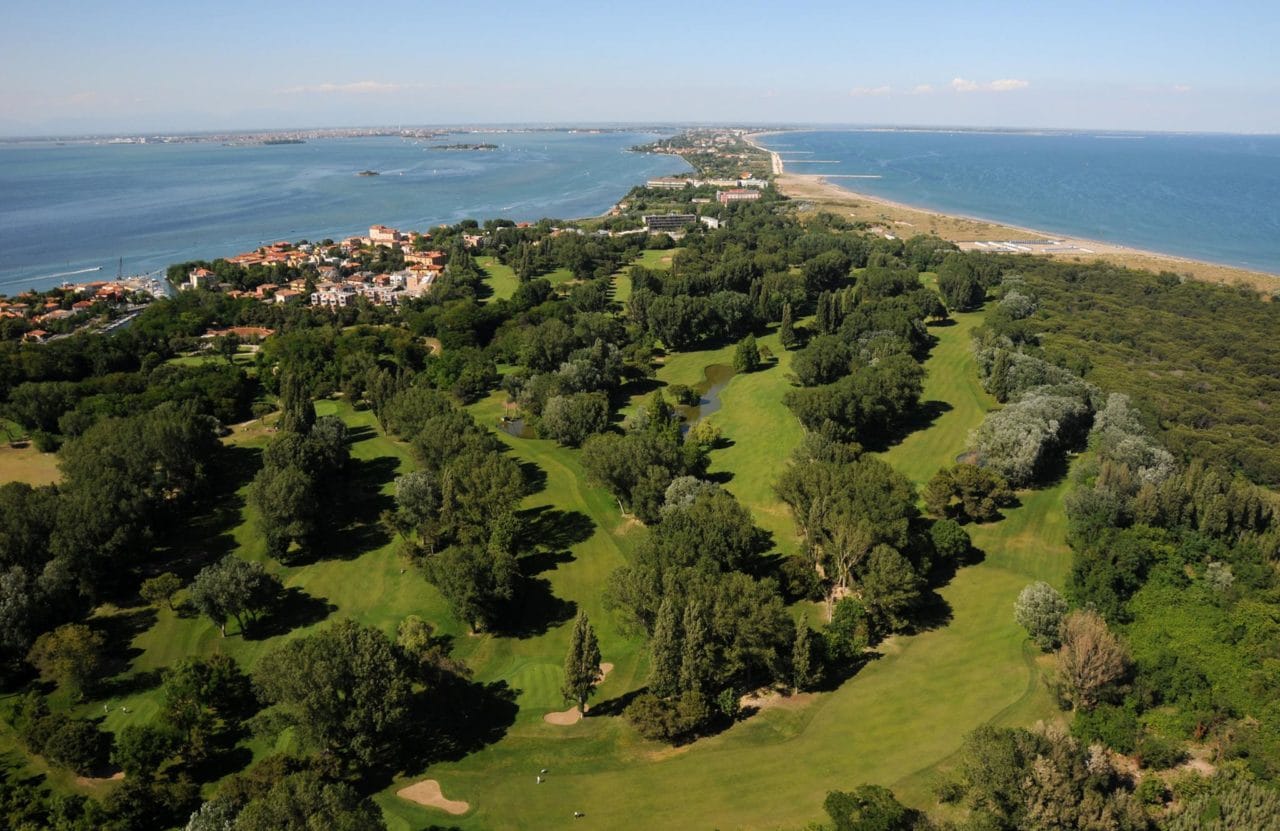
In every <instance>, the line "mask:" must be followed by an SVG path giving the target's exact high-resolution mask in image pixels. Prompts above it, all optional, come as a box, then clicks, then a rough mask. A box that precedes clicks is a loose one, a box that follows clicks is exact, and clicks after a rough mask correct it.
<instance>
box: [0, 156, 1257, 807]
mask: <svg viewBox="0 0 1280 831" xmlns="http://www.w3.org/2000/svg"><path fill="white" fill-rule="evenodd" d="M740 138H741V137H736V138H735V137H730V138H729V139H727V140H726V142H720V143H716V142H715V141H714V139H712V144H711V147H712V148H718V149H714V150H713V151H711V156H712V157H714V158H716V159H718V160H719V161H718V162H717V164H721V163H723V164H727V163H728V162H727V160H726V156H727V155H732V154H733V153H734V152H736V151H735V148H738V147H739V145H740V144H741V145H743V146H749V145H745V143H744V142H741V140H740ZM700 141H701V139H698V138H696V137H695V138H692V139H690V142H691V143H690V144H689V145H688V146H689V147H696V148H702V147H704V145H703V144H700V143H699V142H700ZM684 146H685V145H683V144H677V145H672V147H673V149H679V148H681V147H684ZM697 152H698V153H702V152H704V151H703V150H702V149H699V150H698V151H697ZM761 155H763V154H761ZM686 158H691V157H690V156H686ZM698 158H700V157H699V156H698V155H696V154H695V155H693V156H692V159H694V160H696V159H698ZM734 161H735V162H736V161H740V160H739V159H734ZM766 161H767V157H766ZM700 172H701V173H704V174H708V175H709V174H712V173H714V172H715V170H714V169H713V168H712V167H711V166H710V165H709V163H708V165H704V166H703V168H702V170H700ZM735 175H736V174H735ZM767 190H769V191H771V192H770V193H768V195H767V196H766V197H763V198H761V199H760V200H758V201H754V202H744V203H740V204H728V205H717V206H714V212H715V216H716V218H719V219H723V220H724V221H723V223H722V224H720V227H718V228H709V227H706V226H705V225H701V224H699V225H694V226H690V228H689V229H688V230H686V231H685V232H683V233H682V234H681V239H680V240H679V244H678V246H677V245H676V243H675V241H674V240H672V239H671V238H670V237H669V236H667V235H665V234H649V233H626V234H614V235H609V234H608V233H604V234H596V233H592V232H588V231H587V230H585V229H584V228H568V229H566V227H565V224H564V223H556V222H551V221H547V222H542V223H535V224H529V225H525V226H523V227H522V226H519V225H517V224H516V223H511V222H506V221H501V220H492V221H489V222H486V223H485V224H484V225H480V224H479V223H475V222H467V223H460V224H459V225H456V226H452V227H449V228H443V229H437V230H435V231H433V233H432V243H431V244H432V245H433V246H435V245H440V246H442V249H443V250H446V251H447V252H448V255H447V256H448V266H447V268H446V269H445V270H444V272H443V273H442V277H441V278H440V279H439V280H438V281H437V282H436V283H435V284H434V285H433V287H432V289H431V290H430V291H429V292H426V293H424V294H423V295H422V296H421V297H419V298H416V299H413V300H410V301H408V302H407V303H405V305H404V306H403V308H402V309H400V310H399V311H398V312H393V311H391V310H389V309H386V308H381V307H377V306H374V305H371V304H369V303H368V302H365V301H363V299H362V300H361V301H360V302H356V303H353V304H352V305H351V306H349V307H346V308H342V309H336V310H333V311H329V310H324V309H316V310H311V309H305V308H299V307H294V306H288V305H286V304H271V305H267V304H263V303H261V302H258V301H257V300H255V299H252V298H248V297H244V298H236V297H230V296H228V295H227V294H225V293H218V292H213V291H208V290H203V289H200V290H193V291H189V292H184V293H182V294H181V295H180V296H178V297H177V298H174V299H171V300H163V301H159V302H157V303H154V304H152V305H151V306H150V307H149V308H148V309H147V310H145V311H144V312H143V313H142V314H141V315H139V317H138V319H137V321H136V323H135V325H133V326H132V327H130V328H128V329H126V330H123V331H120V332H118V333H116V334H113V335H111V336H103V335H84V336H77V337H73V338H68V339H65V340H60V341H56V342H54V343H49V344H43V345H36V344H17V343H10V344H0V393H2V394H3V398H4V400H5V402H6V412H7V414H8V415H9V416H10V417H11V418H12V419H14V420H15V421H16V422H17V423H19V424H21V425H22V426H23V428H24V429H27V430H30V431H31V432H32V433H33V434H35V433H39V434H40V435H41V436H42V439H41V441H42V442H44V443H46V445H47V446H48V447H49V448H51V449H52V448H58V449H57V450H56V452H57V456H58V459H59V464H60V470H61V477H60V478H59V480H58V481H57V482H56V483H53V484H40V485H30V484H23V483H20V482H10V483H8V484H5V485H4V486H3V487H0V528H3V529H4V531H5V532H6V533H5V534H3V535H2V536H0V659H3V666H2V669H3V676H0V677H2V679H3V680H2V681H0V683H3V685H4V690H5V691H6V693H8V695H7V697H6V698H5V699H4V702H3V703H2V704H0V715H3V717H4V726H3V727H0V753H3V756H4V764H5V765H6V772H5V777H4V780H3V784H2V785H0V811H2V812H3V814H0V815H3V816H4V817H5V819H6V821H7V822H8V825H9V826H10V827H14V828H21V829H25V828H40V827H58V828H65V829H68V831H79V829H90V828H94V829H98V828H106V829H112V831H115V830H116V829H119V831H129V829H144V828H148V829H149V828H180V827H186V828H188V829H197V830H198V829H213V828H219V829H225V828H228V827H230V828H234V829H268V828H281V827H316V828H318V827H325V828H328V827H334V828H342V827H347V828H389V829H392V828H394V829H409V828H421V827H424V826H429V825H438V824H439V823H441V822H444V821H448V822H449V823H452V824H456V825H457V826H458V827H462V828H490V827H534V828H539V827H552V826H559V825H563V823H564V821H565V819H566V818H567V817H569V816H572V815H574V814H575V813H580V814H585V816H587V817H590V818H591V819H592V820H593V821H594V822H597V823H599V824H601V825H602V826H608V827H627V826H632V827H634V826H635V825H637V824H644V825H646V826H649V827H662V826H671V827H678V826H685V827H690V826H714V825H723V826H734V827H793V828H799V827H803V826H805V824H806V823H813V822H814V821H818V820H820V821H821V822H822V823H825V825H824V826H822V827H831V828H836V829H842V828H916V829H920V828H939V829H941V828H952V827H960V828H1009V829H1014V828H1026V827H1045V828H1050V827H1052V828H1099V827H1106V828H1116V829H1151V828H1157V827H1167V828H1173V829H1177V828H1182V827H1195V823H1196V822H1197V821H1199V820H1201V819H1204V818H1210V819H1212V818H1213V817H1231V818H1232V820H1231V822H1233V823H1234V825H1232V827H1244V828H1248V827H1257V828H1265V827H1268V823H1271V824H1274V821H1275V820H1276V819H1277V814H1276V808H1275V803H1276V800H1275V796H1274V793H1275V791H1274V788H1275V785H1276V782H1277V781H1278V780H1280V738H1278V737H1280V724H1278V723H1277V721H1276V718H1275V714H1274V712H1273V711H1274V709H1275V708H1274V706H1273V705H1274V702H1273V701H1272V698H1273V690H1274V687H1275V684H1274V681H1275V678H1274V675H1275V671H1274V670H1275V667H1274V655H1273V651H1274V650H1273V645H1274V642H1275V638H1276V635H1277V632H1276V627H1277V621H1280V607H1277V603H1276V590H1277V583H1276V581H1277V574H1276V562H1277V557H1278V555H1277V551H1280V542H1278V540H1280V537H1278V532H1277V529H1276V509H1277V506H1276V502H1275V497H1274V494H1273V493H1272V492H1271V491H1269V490H1267V489H1266V487H1268V486H1272V485H1274V480H1273V479H1272V478H1271V477H1270V474H1269V473H1268V471H1269V470H1270V468H1269V467H1268V466H1267V459H1268V458H1269V456H1268V453H1269V450H1268V444H1267V441H1266V436H1267V433H1266V430H1267V429H1268V426H1267V425H1268V424H1269V421H1268V419H1269V416H1268V412H1269V411H1268V409H1267V408H1266V407H1255V408H1253V409H1250V408H1249V407H1248V406H1247V404H1246V402H1248V401H1250V400H1251V398H1250V396H1255V397H1256V400H1258V401H1262V402H1265V401H1266V400H1267V398H1266V394H1267V392H1269V389H1268V388H1267V387H1266V384H1267V383H1268V380H1267V379H1268V378H1270V377H1271V376H1272V375H1273V374H1274V373H1273V372H1271V371H1270V368H1269V367H1267V366H1266V365H1264V362H1263V361H1264V358H1263V357H1257V356H1254V355H1251V354H1249V350H1250V349H1257V350H1258V351H1259V354H1260V355H1262V356H1266V355H1269V354H1270V353H1269V352H1267V351H1266V346H1265V344H1264V341H1265V340H1266V336H1267V335H1268V334H1269V333H1270V331H1271V330H1270V328H1269V327H1270V326H1271V324H1272V322H1273V321H1272V318H1271V313H1270V311H1268V309H1269V308H1270V306H1271V305H1272V304H1269V303H1266V302H1263V300H1261V299H1260V298H1258V297H1256V296H1249V295H1246V294H1244V293H1241V292H1238V291H1236V290H1232V289H1225V288H1220V287H1212V286H1205V285H1194V286H1191V288H1188V286H1190V285H1191V284H1181V283H1178V282H1177V281H1172V282H1171V281H1170V280H1169V279H1168V278H1162V277H1160V276H1155V275H1148V274H1143V273H1132V272H1126V271H1119V270H1115V269H1111V268H1109V267H1107V266H1090V267H1085V266H1077V265H1069V264H1054V263H1045V262H1043V261H1040V260H1035V261H1024V260H1021V259H1015V258H996V257H991V256H986V255H976V254H966V253H961V252H958V251H956V250H955V248H954V246H952V245H950V244H948V243H945V242H944V241H942V240H939V239H937V238H930V237H917V238H913V239H910V240H907V241H903V240H896V239H888V238H885V237H883V236H877V235H874V234H869V233H866V232H865V229H863V228H860V227H856V226H854V225H852V224H850V223H848V222H846V221H844V220H842V219H840V218H838V217H835V216H829V215H819V216H805V217H803V218H802V217H801V216H800V215H798V212H797V211H796V210H795V209H794V206H793V204H792V203H790V202H789V201H788V200H786V199H784V198H783V197H782V196H781V195H780V194H778V193H776V192H772V191H773V189H767ZM658 193H659V192H658V191H655V192H654V194H652V195H651V194H648V193H645V192H640V191H636V192H633V194H632V197H639V198H641V199H644V198H650V196H652V198H655V199H657V198H672V199H676V200H677V201H678V200H682V199H688V200H690V201H687V202H685V203H684V204H687V205H694V204H695V203H693V202H692V201H691V200H692V199H694V198H702V197H695V196H693V195H692V194H689V193H684V194H682V193H680V192H674V193H676V194H677V195H675V196H671V195H670V194H671V193H672V192H667V191H662V192H661V193H662V194H665V195H662V196H659V195H658ZM697 204H699V205H701V203H697ZM468 237H470V238H472V240H471V241H470V242H468V241H467V238H468ZM362 256H366V257H367V258H368V263H369V264H370V265H374V264H378V265H394V262H393V261H394V256H393V255H391V254H389V253H386V252H379V251H378V250H376V248H375V249H371V250H368V251H365V252H364V254H363V255H362ZM210 265H211V266H214V267H218V268H223V269H224V271H225V274H226V279H227V280H228V281H229V282H236V284H237V285H240V284H243V285H244V287H245V288H246V289H248V288H253V287H254V286H255V285H260V284H261V283H256V282H255V281H258V280H260V279H261V280H264V281H265V280H266V278H268V277H269V276H270V275H271V273H272V271H271V270H270V269H268V270H267V271H265V272H255V271H253V270H252V269H253V268H254V267H252V266H251V267H249V268H240V267H236V268H235V269H226V268H225V267H224V266H217V264H216V263H214V264H210ZM181 269H182V271H181V272H180V273H185V271H186V270H187V269H188V265H185V264H184V265H183V266H182V267H181ZM237 281H239V282H237ZM624 287H625V290H624ZM1144 304H1145V305H1144ZM1193 306H1196V307H1203V308H1204V309H1210V310H1212V309H1217V310H1219V315H1218V316H1216V317H1215V315H1214V314H1212V313H1211V312H1209V311H1195V310H1193V309H1192V307H1193ZM1130 308H1135V309H1136V308H1146V309H1149V310H1150V312H1149V313H1151V314H1158V315H1166V314H1167V315H1169V316H1170V317H1169V318H1168V320H1169V321H1172V320H1173V315H1175V314H1178V315H1185V320H1186V321H1189V322H1188V323H1186V324H1185V326H1184V329H1185V331H1178V332H1170V331H1168V329H1169V328H1177V327H1174V326H1172V324H1170V326H1169V327H1166V328H1165V329H1162V330H1161V331H1158V332H1149V331H1147V329H1146V328H1144V327H1145V323H1143V318H1141V317H1140V316H1139V315H1140V313H1139V312H1138V311H1133V312H1130V311H1129V310H1130ZM1223 310H1225V311H1223ZM1226 312H1231V313H1232V316H1231V317H1230V318H1225V317H1222V314H1225V313H1226ZM1180 319H1181V318H1180ZM244 324H256V325H264V326H270V328H271V329H272V330H273V333H272V335H271V336H270V337H269V338H268V339H266V340H264V341H263V342H262V343H261V345H260V346H259V347H258V348H257V349H256V351H255V352H253V353H252V355H251V356H249V360H247V361H237V360H235V358H237V357H238V354H239V353H236V352H234V351H231V350H229V351H228V355H230V356H231V357H230V359H227V360H224V359H223V357H221V356H211V357H212V358H213V360H210V361H204V362H200V363H198V364H191V365H187V364H174V363H172V362H171V359H172V358H174V357H175V356H178V355H180V354H182V353H183V352H184V351H186V347H188V346H189V345H190V342H191V340H192V339H193V338H195V337H197V336H198V335H199V334H201V333H203V332H204V331H205V330H206V329H208V328H210V327H214V326H217V327H228V326H235V325H244ZM1221 332H1226V333H1227V334H1222V333H1221ZM1098 344H1101V346H1097V348H1095V345H1098ZM10 347H11V348H10ZM1104 347H1105V348H1104ZM1140 358H1141V359H1140ZM1157 358H1158V359H1159V360H1160V361H1162V363H1159V364H1158V365H1157V364H1155V363H1153V361H1155V360H1156V359H1157ZM1147 367H1157V369H1155V370H1153V371H1156V372H1158V373H1163V374H1164V375H1162V377H1165V376H1166V375H1167V376H1173V377H1184V376H1189V377H1188V383H1187V385H1186V386H1181V385H1173V386H1170V385H1159V386H1157V385H1156V384H1154V383H1151V382H1149V381H1148V380H1147V379H1146V377H1145V376H1144V372H1145V369H1146V368H1147ZM1179 370H1180V371H1182V372H1183V375H1175V371H1179ZM1193 373H1197V374H1193ZM1210 376H1212V378H1213V381H1212V384H1213V385H1214V386H1212V387H1211V389H1208V390H1206V389H1202V388H1201V385H1202V384H1203V383H1210V381H1209V378H1210ZM1246 376H1247V377H1246ZM1254 376H1257V377H1254ZM1215 389H1216V390H1221V391H1222V396H1223V397H1222V401H1223V406H1222V407H1221V408H1220V410H1211V409H1210V408H1208V407H1207V405H1206V404H1205V402H1206V401H1207V400H1208V397H1209V396H1211V395H1213V394H1214V393H1213V390H1215ZM1197 406H1199V407H1202V408H1203V409H1201V410H1197V409H1195V408H1196V407H1197ZM1215 418H1216V419H1221V422H1222V424H1223V425H1229V427H1227V426H1223V427H1221V429H1219V425H1218V422H1216V421H1215V420H1214V419H1215ZM566 705H568V706H569V709H568V710H565V709H564V708H565V707H566ZM783 757H785V759H786V764H780V763H779V760H780V759H781V758H783ZM1191 761H1194V764H1192V763H1191ZM747 780H749V781H750V782H751V786H750V787H744V786H743V784H742V783H743V782H744V781H747ZM676 792H679V793H688V794H696V795H697V796H696V798H691V799H688V800H672V799H665V798H663V795H665V794H670V793H676ZM423 794H426V796H423ZM446 794H447V795H448V796H447V797H446V796H445V795H446ZM442 811H448V812H449V814H450V816H448V817H446V816H445V815H442V813H441V812H442ZM824 814H825V817H823V815H824ZM1236 817H1243V818H1244V819H1241V820H1239V821H1237V820H1235V818H1236ZM820 818H821V819H820ZM1248 823H1253V825H1252V826H1250V825H1249V824H1248Z"/></svg>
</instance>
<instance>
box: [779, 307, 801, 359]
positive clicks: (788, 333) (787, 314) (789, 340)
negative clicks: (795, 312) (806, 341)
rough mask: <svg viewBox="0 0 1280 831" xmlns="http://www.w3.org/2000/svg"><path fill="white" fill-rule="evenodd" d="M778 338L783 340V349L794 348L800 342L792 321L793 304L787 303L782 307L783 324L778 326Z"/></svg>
mask: <svg viewBox="0 0 1280 831" xmlns="http://www.w3.org/2000/svg"><path fill="white" fill-rule="evenodd" d="M778 340H779V341H781V342H782V348H783V349H794V348H795V347H796V344H797V343H799V338H797V337H796V330H795V325H794V324H793V323H792V322H791V304H790V303H787V304H786V305H784V306H783V307H782V325H781V326H779V327H778Z"/></svg>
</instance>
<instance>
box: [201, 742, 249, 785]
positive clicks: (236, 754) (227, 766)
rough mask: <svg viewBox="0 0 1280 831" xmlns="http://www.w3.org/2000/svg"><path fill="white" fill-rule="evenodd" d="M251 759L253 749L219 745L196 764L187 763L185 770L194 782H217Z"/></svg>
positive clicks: (240, 768) (241, 767)
mask: <svg viewBox="0 0 1280 831" xmlns="http://www.w3.org/2000/svg"><path fill="white" fill-rule="evenodd" d="M252 761H253V751H252V750H250V749H249V748H247V747H243V746H241V745H232V746H230V747H220V748H218V749H216V750H214V751H213V752H211V753H210V754H209V755H208V756H207V757H206V758H205V759H203V760H202V761H200V762H199V763H198V764H193V765H188V766H187V772H188V773H190V774H191V778H192V779H193V780H195V781H196V782H217V781H219V780H221V779H223V778H224V777H227V776H230V775H231V774H233V773H238V772H239V771H242V770H244V769H245V768H247V767H248V766H249V763H250V762H252Z"/></svg>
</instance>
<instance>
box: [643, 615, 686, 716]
mask: <svg viewBox="0 0 1280 831" xmlns="http://www.w3.org/2000/svg"><path fill="white" fill-rule="evenodd" d="M680 647H681V643H680V613H679V611H678V610H677V608H676V604H675V601H674V600H673V599H672V598H671V597H667V598H665V599H664V600H663V601H662V605H661V606H659V607H658V619H657V620H656V621H655V622H654V625H653V636H652V637H651V638H650V639H649V653H650V659H651V660H650V665H651V669H650V672H649V691H650V692H652V693H653V694H654V695H656V696H659V697H661V698H667V697H669V696H673V695H675V694H676V692H677V690H678V689H679V686H680V659H681V655H680V651H681V650H680Z"/></svg>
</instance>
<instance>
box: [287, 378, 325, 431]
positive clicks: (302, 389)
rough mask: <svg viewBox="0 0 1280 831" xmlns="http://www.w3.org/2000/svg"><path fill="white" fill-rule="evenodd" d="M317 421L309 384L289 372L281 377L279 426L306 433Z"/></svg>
mask: <svg viewBox="0 0 1280 831" xmlns="http://www.w3.org/2000/svg"><path fill="white" fill-rule="evenodd" d="M315 423H316V410H315V407H314V406H313V405H312V403H311V396H310V394H309V393H308V391H307V385H306V384H305V383H304V382H303V381H302V379H301V378H299V377H298V376H296V375H294V374H293V373H288V374H286V375H284V376H282V377H281V378H280V422H279V425H278V426H279V428H280V429H281V430H284V431H286V432H290V433H298V434H300V435H306V434H307V433H310V432H311V426H312V425H313V424H315Z"/></svg>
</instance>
